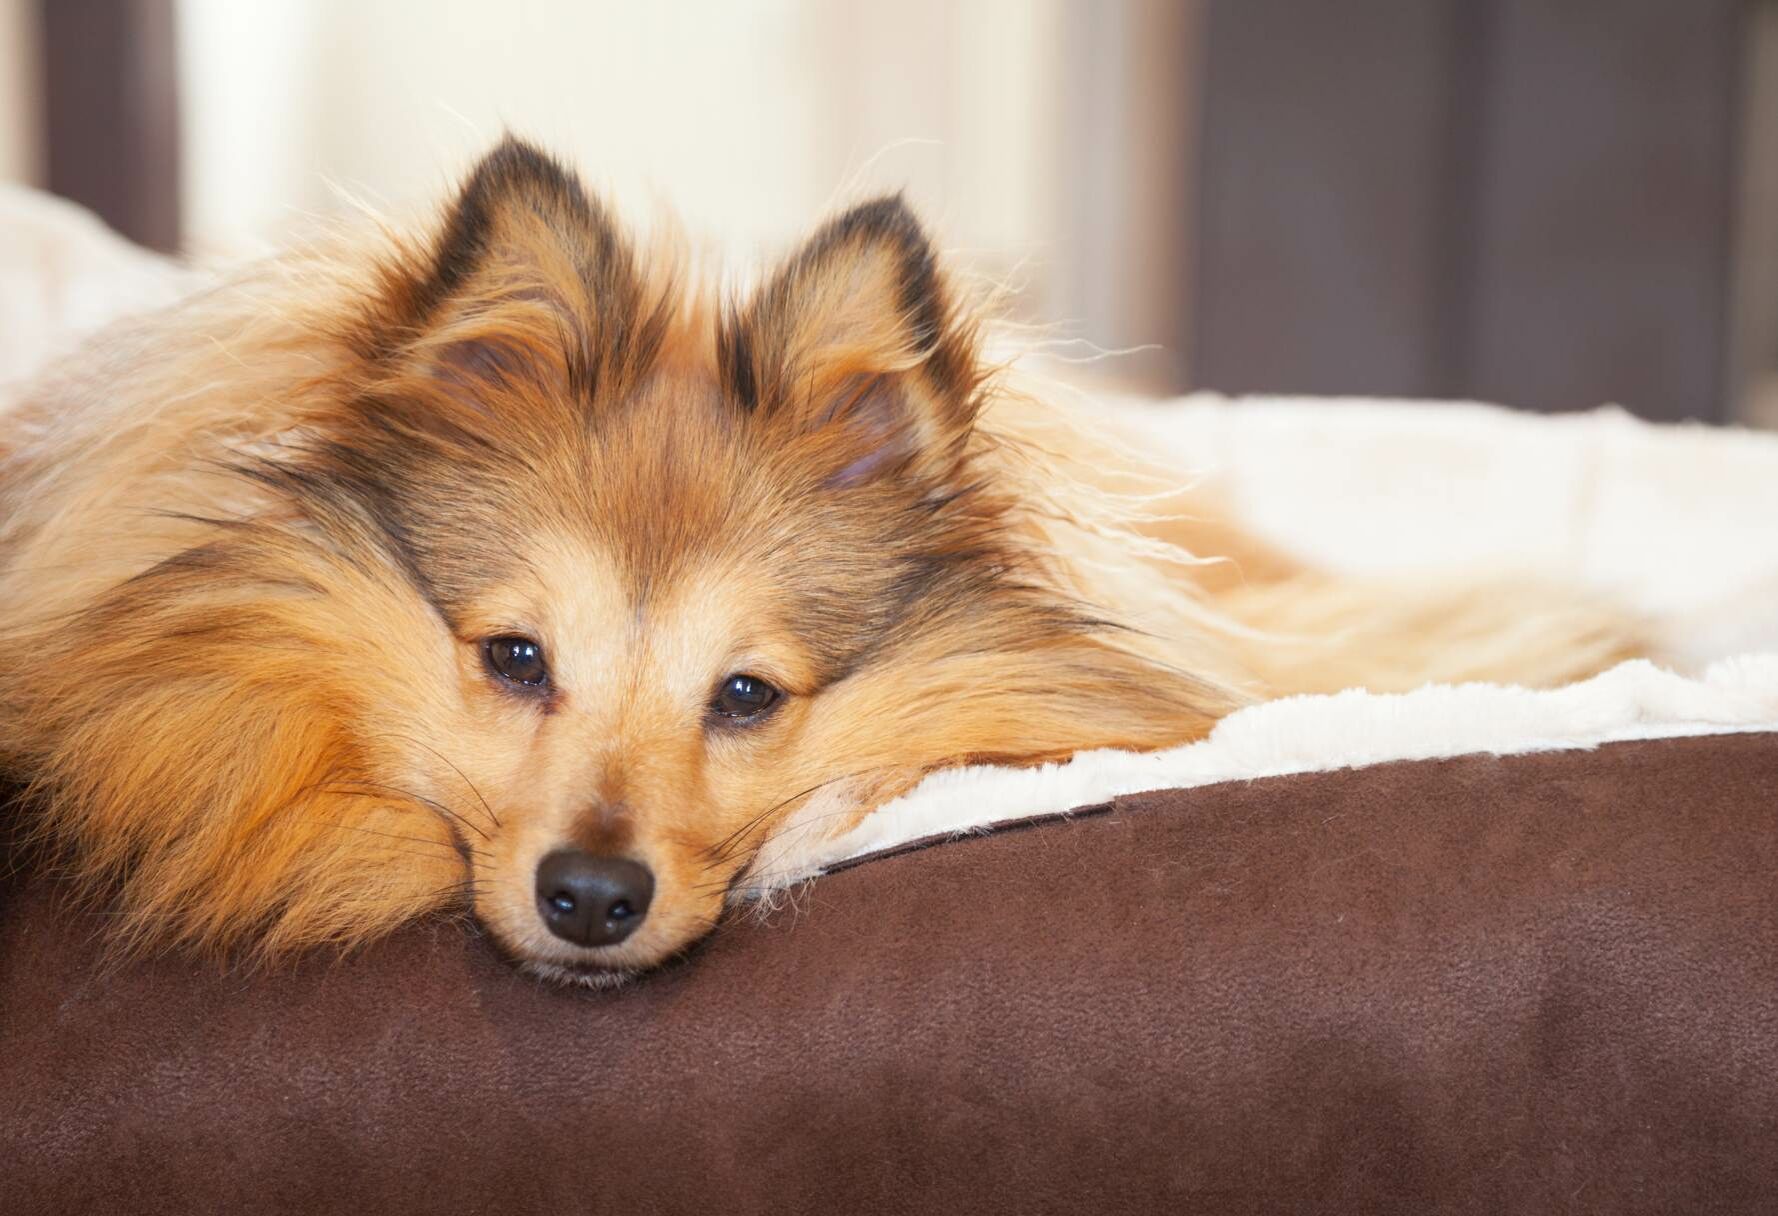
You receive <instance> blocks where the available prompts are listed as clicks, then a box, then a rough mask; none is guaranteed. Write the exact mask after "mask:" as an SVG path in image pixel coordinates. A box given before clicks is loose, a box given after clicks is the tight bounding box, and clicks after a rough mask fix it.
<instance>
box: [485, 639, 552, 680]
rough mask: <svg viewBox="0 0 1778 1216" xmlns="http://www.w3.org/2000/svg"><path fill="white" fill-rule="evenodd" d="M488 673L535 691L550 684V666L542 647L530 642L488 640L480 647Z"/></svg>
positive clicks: (520, 640)
mask: <svg viewBox="0 0 1778 1216" xmlns="http://www.w3.org/2000/svg"><path fill="white" fill-rule="evenodd" d="M482 653H483V655H484V656H486V658H487V662H488V670H489V671H492V672H493V673H494V674H495V675H497V676H499V677H500V678H501V679H503V680H511V681H512V682H513V683H514V684H525V685H529V686H530V687H533V688H536V687H539V686H541V685H543V684H547V683H548V682H549V665H548V664H546V663H545V662H544V661H543V647H541V646H539V645H538V644H537V643H536V642H533V641H532V640H531V639H530V638H520V637H504V638H489V639H488V640H487V641H486V642H483V643H482Z"/></svg>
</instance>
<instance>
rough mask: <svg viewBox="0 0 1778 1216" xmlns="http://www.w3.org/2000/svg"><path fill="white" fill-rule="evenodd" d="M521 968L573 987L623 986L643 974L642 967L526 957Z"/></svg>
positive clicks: (540, 977)
mask: <svg viewBox="0 0 1778 1216" xmlns="http://www.w3.org/2000/svg"><path fill="white" fill-rule="evenodd" d="M519 970H520V971H522V972H524V973H525V974H526V975H529V976H534V977H536V978H537V979H540V980H546V981H548V982H549V983H552V984H562V985H565V986H567V987H572V988H594V989H608V988H621V987H623V986H624V985H625V984H627V983H629V982H630V981H631V980H633V979H635V978H636V977H637V976H639V975H641V974H642V969H641V968H640V967H597V966H594V965H592V964H591V963H549V962H543V961H542V960H539V959H524V960H521V961H520V963H519Z"/></svg>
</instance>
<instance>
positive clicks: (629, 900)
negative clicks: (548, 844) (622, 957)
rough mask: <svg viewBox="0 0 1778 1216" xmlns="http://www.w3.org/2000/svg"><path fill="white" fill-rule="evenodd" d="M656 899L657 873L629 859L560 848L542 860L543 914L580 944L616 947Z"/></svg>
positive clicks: (539, 870)
mask: <svg viewBox="0 0 1778 1216" xmlns="http://www.w3.org/2000/svg"><path fill="white" fill-rule="evenodd" d="M652 898H654V874H653V873H652V872H650V870H649V869H648V867H647V866H645V865H642V864H641V863H640V862H635V861H631V860H629V859H628V858H627V857H595V856H594V855H593V854H591V853H588V852H585V851H584V850H581V849H557V850H556V851H555V852H554V853H551V854H549V855H548V856H547V857H545V858H544V859H543V860H542V861H541V862H539V863H538V864H537V912H538V915H540V916H542V917H543V923H544V924H546V925H548V926H549V931H550V932H551V933H553V934H555V935H556V936H557V937H559V938H561V939H562V940H564V941H569V942H573V943H574V944H575V945H577V946H614V945H616V944H617V943H618V942H621V941H623V940H624V938H626V937H628V936H629V935H630V934H632V933H634V932H635V931H636V928H637V926H639V925H640V924H641V923H642V918H643V917H644V916H646V915H648V901H649V900H650V899H652Z"/></svg>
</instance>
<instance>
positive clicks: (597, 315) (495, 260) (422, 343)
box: [365, 135, 662, 389]
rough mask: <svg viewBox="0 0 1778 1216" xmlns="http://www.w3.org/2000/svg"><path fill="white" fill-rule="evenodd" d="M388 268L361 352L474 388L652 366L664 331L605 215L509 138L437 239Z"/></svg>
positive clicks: (573, 382)
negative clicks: (415, 359) (408, 360)
mask: <svg viewBox="0 0 1778 1216" xmlns="http://www.w3.org/2000/svg"><path fill="white" fill-rule="evenodd" d="M382 278H383V281H382V290H381V291H380V292H379V293H378V296H377V299H376V301H375V303H374V305H373V308H372V313H371V316H370V317H369V318H368V324H367V325H366V327H365V332H366V333H367V334H368V336H369V337H368V343H367V346H368V349H367V350H366V352H365V353H366V354H368V355H370V356H371V357H373V358H376V359H379V360H389V359H391V358H399V357H400V356H401V355H403V354H410V355H412V354H418V355H420V356H421V357H422V358H423V360H425V361H427V362H429V363H431V364H432V365H433V366H434V367H435V368H436V369H438V370H439V371H440V372H441V373H442V375H443V376H444V377H445V378H446V379H448V380H451V381H454V382H457V383H459V384H461V383H464V382H468V383H470V384H471V385H472V387H481V386H482V384H481V382H484V381H488V380H499V379H510V378H511V377H513V376H514V375H517V374H520V373H524V374H528V375H530V376H532V377H533V378H535V379H541V380H546V381H551V382H566V384H567V385H569V386H570V387H575V388H581V389H586V388H588V387H589V385H590V384H591V383H593V382H596V381H597V380H598V378H599V373H600V372H611V371H620V370H624V369H637V368H640V367H642V366H644V365H646V363H647V362H648V360H649V359H650V358H651V357H652V354H653V345H654V344H655V343H658V341H659V337H660V331H661V328H662V321H661V320H660V319H659V318H658V317H656V316H653V315H651V310H650V309H649V308H648V306H647V303H646V302H645V300H644V290H643V285H642V280H641V277H640V275H639V274H638V272H637V267H636V261H635V255H634V254H633V253H632V252H631V249H630V245H629V243H628V241H627V240H625V238H624V236H623V234H622V233H621V231H620V230H619V228H618V226H617V224H616V223H615V221H614V220H613V219H612V217H611V216H610V214H609V213H608V212H607V211H606V209H605V208H604V207H603V206H602V205H601V204H600V203H599V202H598V200H597V199H595V198H594V197H592V196H591V195H589V194H588V193H587V192H586V191H585V190H584V189H583V188H582V186H581V184H580V181H579V180H578V179H577V178H576V177H575V175H574V174H573V173H572V172H570V171H569V170H568V169H567V168H565V167H564V166H563V165H562V164H561V163H560V162H559V161H557V160H556V159H555V158H553V157H551V156H549V155H548V154H546V153H544V152H542V151H540V150H538V149H537V148H536V147H534V146H532V145H531V144H529V143H526V142H525V141H523V140H520V139H516V138H514V137H512V136H510V135H509V136H507V137H506V138H504V139H503V140H501V142H500V143H499V144H498V145H496V146H495V148H494V149H493V150H492V151H491V152H489V153H488V154H487V155H486V156H484V157H483V158H482V160H481V161H480V162H479V163H478V164H477V165H476V167H475V168H474V170H472V171H471V172H470V174H469V177H468V178H467V179H466V180H465V181H464V183H463V186H462V188H461V189H460V190H459V191H458V193H457V196H456V198H455V199H454V200H453V201H452V203H451V204H450V207H449V209H448V211H447V212H446V215H445V220H444V223H443V225H442V227H441V228H440V230H439V232H438V235H437V237H436V238H435V239H434V241H433V242H432V244H431V246H430V247H429V248H427V249H425V250H423V251H421V252H420V253H419V254H417V255H415V256H409V257H406V258H404V259H402V260H401V261H399V262H398V263H397V264H395V265H392V266H389V267H386V268H385V272H384V274H383V277H382ZM656 311H658V310H656ZM429 337H438V338H441V339H442V340H441V341H439V342H436V343H429V342H428V338H429Z"/></svg>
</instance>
